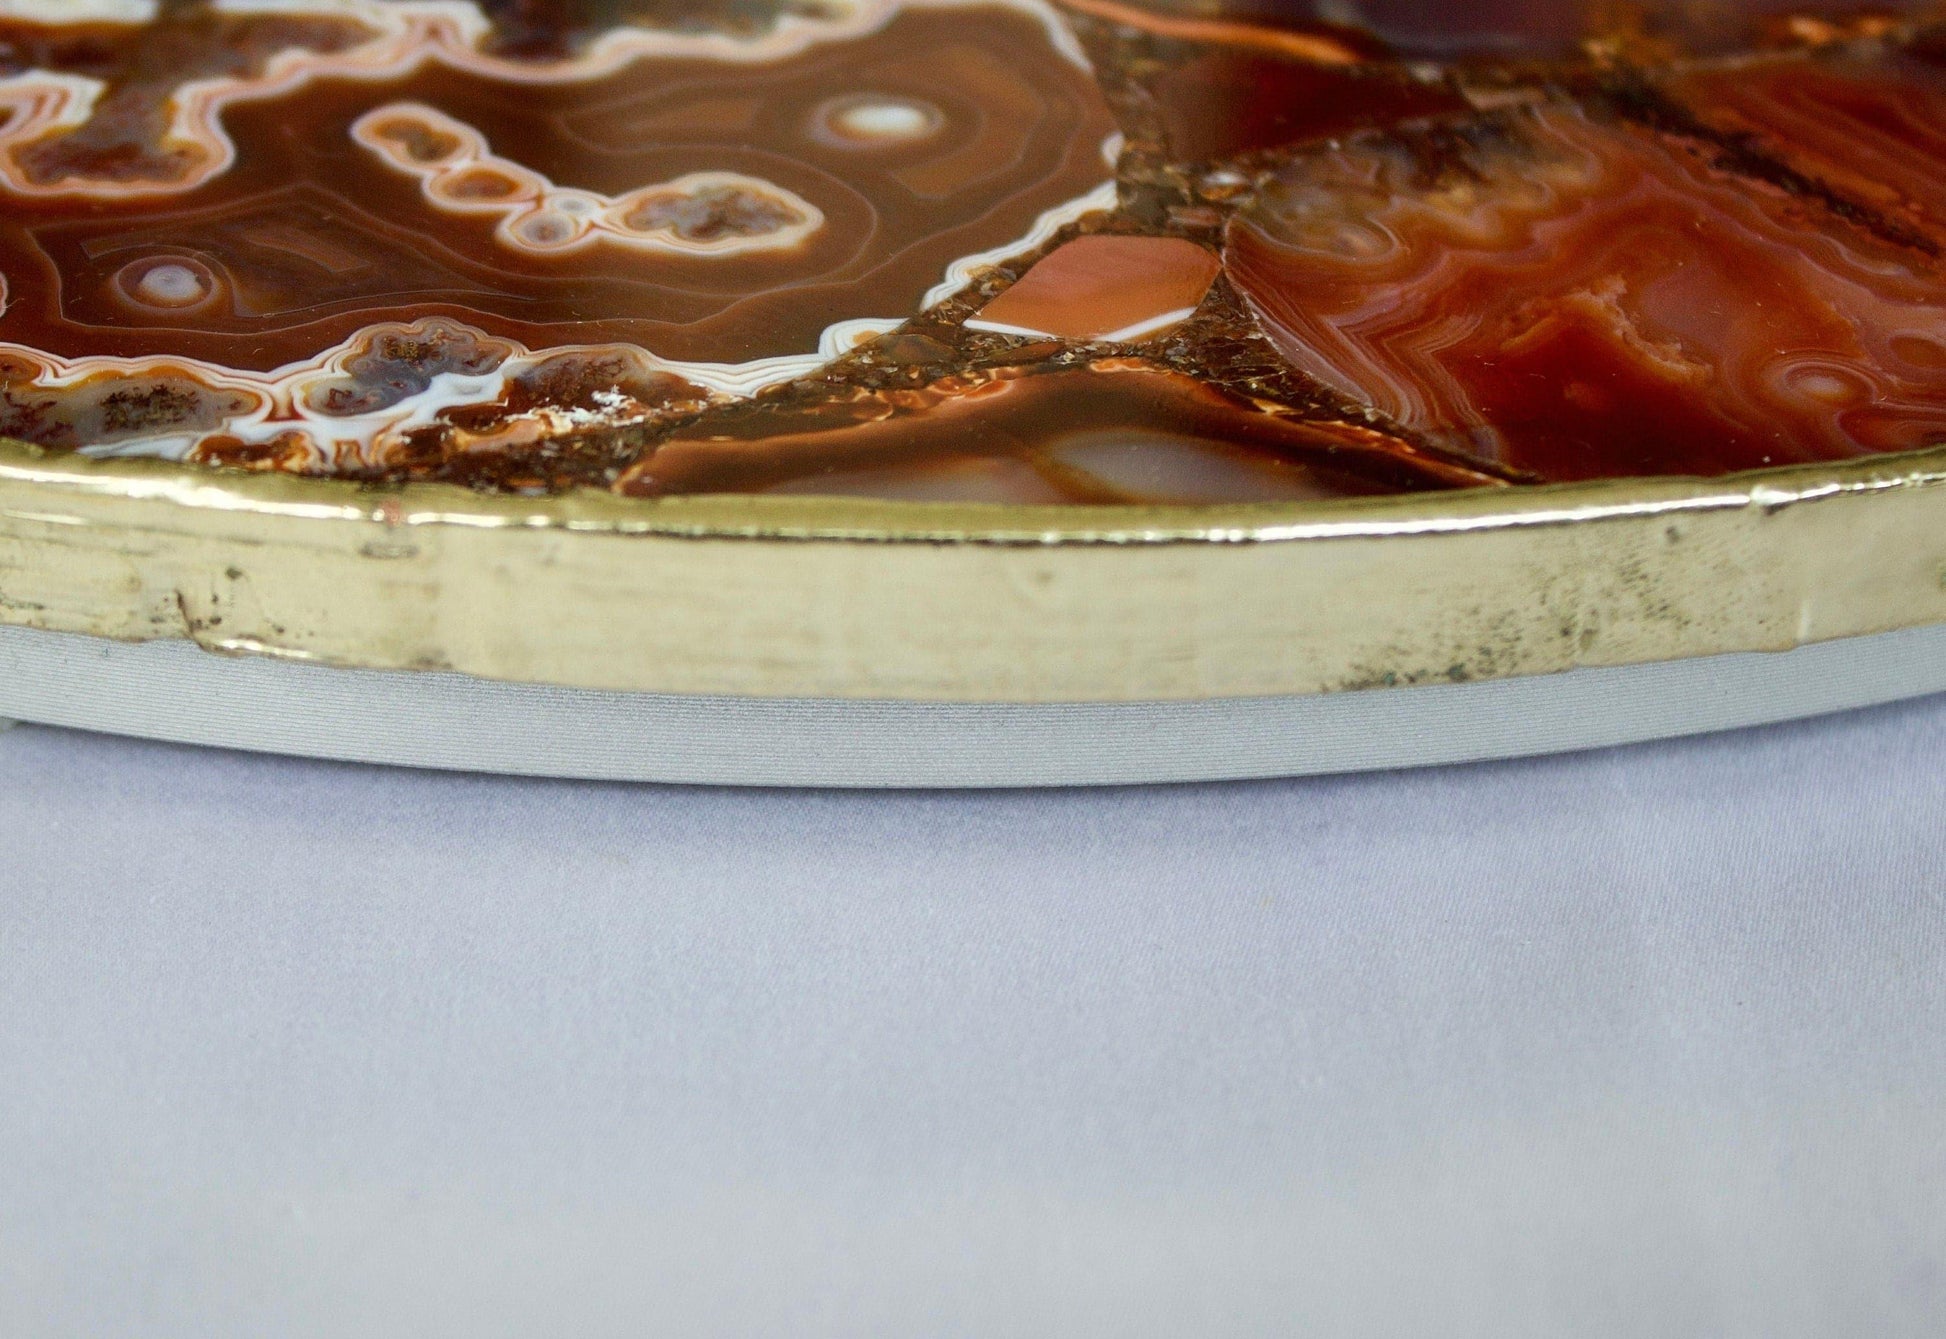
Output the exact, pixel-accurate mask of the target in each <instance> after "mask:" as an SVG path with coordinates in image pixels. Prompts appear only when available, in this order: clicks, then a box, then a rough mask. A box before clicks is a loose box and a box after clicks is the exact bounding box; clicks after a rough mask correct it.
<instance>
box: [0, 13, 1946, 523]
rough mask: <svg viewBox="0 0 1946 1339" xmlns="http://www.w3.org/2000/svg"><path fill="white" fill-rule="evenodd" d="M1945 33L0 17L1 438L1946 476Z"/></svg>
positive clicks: (395, 454) (323, 468) (867, 478)
mask: <svg viewBox="0 0 1946 1339" xmlns="http://www.w3.org/2000/svg"><path fill="white" fill-rule="evenodd" d="M1941 17H1942V16H1941V15H1939V14H1938V13H1936V12H1935V10H1934V9H1933V8H1932V7H1931V6H1930V5H1929V4H1926V3H1922V2H1921V0H1895V2H1894V3H1888V4H1880V5H1876V6H1872V7H1860V6H1858V5H1855V4H1850V3H1842V4H1840V3H1833V2H1829V0H1799V2H1798V3H1790V2H1789V0H1720V3H1715V4H1711V5H1706V6H1705V5H1696V4H1693V3H1688V0H1667V2H1666V3H1665V2H1664V0H1645V2H1644V3H1640V4H1630V5H1610V4H1595V3H1588V4H1579V3H1553V2H1552V0H1548V2H1543V0H1482V3H1479V4H1475V5H1472V6H1468V7H1466V8H1465V9H1464V10H1458V11H1456V10H1455V9H1454V7H1453V6H1451V5H1448V4H1435V3H1432V2H1431V0H1348V2H1344V3H1340V2H1338V0H1333V3H1330V4H1325V3H1322V0H1320V2H1319V3H1316V4H1312V3H1309V2H1308V0H1305V2H1304V3H1297V4H1271V3H1269V0H1231V3H1229V4H1228V5H1227V6H1210V5H1200V4H1199V5H1189V4H1186V3H1183V4H1171V3H1162V2H1161V0H815V2H813V0H801V2H800V0H0V65H3V66H4V68H0V107H3V108H4V113H5V116H4V119H0V283H3V284H4V289H3V290H0V293H3V296H4V303H3V304H0V435H6V436H10V437H13V438H18V439H24V440H26V441H28V442H31V443H35V444H37V445H40V446H42V447H46V448H49V449H55V450H73V451H81V452H86V453H89V454H94V455H114V454H127V455H152V456H164V457H170V458H176V459H188V460H192V461H196V462H200V463H202V464H204V465H207V466H209V467H210V468H212V469H256V470H286V471H294V472H302V473H309V474H317V475H327V476H336V477H342V478H346V479H353V480H367V481H371V480H434V481H448V482H456V483H463V484H466V485H469V486H472V487H475V488H480V489H491V490H513V491H523V492H549V491H557V490H563V489H570V488H583V487H592V488H602V489H611V490H615V491H618V492H621V493H623V494H625V495H629V496H636V497H642V498H645V499H646V498H658V497H666V496H671V495H678V494H683V493H697V492H747V493H764V492H768V493H800V494H801V493H816V494H827V495H852V496H872V497H885V498H903V499H918V500H935V501H961V502H964V501H988V502H1014V503H1050V502H1066V503H1083V504H1088V503H1145V504H1167V503H1205V502H1248V501H1288V500H1296V499H1321V498H1349V497H1361V496H1369V495H1373V494H1380V493H1393V492H1401V491H1414V490H1435V489H1452V488H1468V487H1485V488H1500V487H1518V486H1522V485H1526V484H1533V483H1545V482H1563V481H1574V480H1584V479H1594V478H1612V477H1620V476H1627V475H1642V474H1691V475H1697V474H1701V475H1708V474H1718V473H1723V472H1726V471H1734V470H1743V469H1751V468H1762V467H1766V466H1775V465H1783V464H1789V463H1793V462H1803V461H1816V460H1834V459H1840V458H1844V457H1849V456H1856V455H1861V454H1866V453H1872V452H1896V451H1907V450H1914V449H1920V448H1926V447H1931V446H1934V445H1938V444H1941V443H1943V442H1946V184H1942V183H1946V26H1936V20H1938V19H1940V18H1941Z"/></svg>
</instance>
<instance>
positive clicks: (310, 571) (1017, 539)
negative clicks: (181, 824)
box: [0, 441, 1946, 709]
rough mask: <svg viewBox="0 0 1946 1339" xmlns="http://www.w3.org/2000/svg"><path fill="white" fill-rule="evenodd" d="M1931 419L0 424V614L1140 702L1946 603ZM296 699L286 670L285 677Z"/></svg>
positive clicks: (692, 677)
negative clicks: (1589, 475) (1741, 433)
mask: <svg viewBox="0 0 1946 1339" xmlns="http://www.w3.org/2000/svg"><path fill="white" fill-rule="evenodd" d="M1943 579H1946V449H1939V450H1932V451H1927V452H1922V453H1916V454H1910V455H1904V456H1883V457H1873V458H1868V459H1863V460H1858V461H1853V462H1847V463H1844V464H1840V465H1821V466H1805V467H1794V468H1788V469H1779V470H1766V471H1760V472H1756V473H1751V474H1744V475H1737V476H1731V477H1727V478H1722V479H1714V480H1693V479H1636V480H1622V481H1613V482H1602V483H1595V484H1577V485H1564V486H1556V487H1548V488H1531V489H1482V490H1475V491H1470V492H1463V493H1446V494H1420V495H1413V496H1405V497H1391V498H1376V499H1361V500H1356V501H1345V502H1331V503H1302V504H1273V505H1253V506H1219V507H1073V506H1069V507H1013V506H989V505H960V504H937V503H901V502H878V501H869V500H853V499H840V498H802V497H794V498H772V497H726V496H713V497H697V498H674V499H667V500H661V501H654V502H644V501H637V500H631V499H624V498H617V497H613V496H611V495H608V494H603V493H594V492H583V493H576V494H570V495H565V496H559V497H549V498H519V497H504V496H487V495H481V494H475V493H471V492H468V491H466V490H463V489H458V488H453V487H448V486H443V485H422V484H414V485H406V486H388V487H361V486H356V485H351V484H347V483H343V482H338V481H331V480H317V479H304V478H295V477H290V476H284V475H270V474H246V473H237V472H220V471H212V470H208V469H203V468H200V467H189V466H183V465H178V464H173V463H169V462H162V461H153V460H90V459H86V458H83V457H79V456H74V455H70V454H65V453H52V452H46V451H42V450H39V449H37V448H34V447H31V446H26V445H22V444H19V443H12V442H4V441H0V622H7V623H13V624H18V625H23V626H27V627H35V628H43V629H48V630H52V631H61V632H79V633H88V634H92V635H96V636H104V637H113V638H121V639H130V640H140V639H149V638H158V637H188V638H191V639H193V640H195V641H196V642H197V643H198V644H200V645H202V646H203V647H205V648H207V649H209V650H212V651H218V652H225V653H233V654H264V655H273V656H282V657H286V658H291V659H299V660H306V661H316V662H320V663H325V664H333V665H346V666H358V667H365V668H379V669H408V668H432V669H446V670H457V671H461V672H464V673H469V674H474V675H478V676H481V677H485V678H494V679H506V680H516V681H527V682H539V683H554V684H562V685H566V686H573V687H585V688H604V689H616V690H623V691H643V692H677V693H731V694H744V695H753V696H763V697H820V698H828V697H836V698H883V699H910V700H939V701H1018V702H1061V701H1140V700H1171V699H1194V698H1208V697H1242V696H1259V695H1268V694H1287V693H1313V692H1327V691H1334V690H1340V689H1348V688H1364V687H1373V686H1381V685H1390V684H1413V683H1424V682H1433V681H1441V680H1465V679H1479V678H1498V677H1505V676H1509V675H1517V674H1535V673H1547V672H1552V671H1556V670H1562V669H1568V668H1572V667H1574V666H1579V665H1615V664H1630V663H1637V662H1642V661H1650V660H1664V659H1674V658H1678V657H1683V656H1693V655H1708V654H1715V653H1720V652H1730V651H1758V650H1782V649H1787V648H1789V647H1792V646H1797V645H1800V644H1803V643H1806V642H1812V641H1821V640H1827V639H1830V638H1836V637H1844V636H1853V635H1860V634H1866V633H1873V632H1884V631H1889V630H1892V629H1894V628H1901V627H1910V626H1916V625H1920V624H1927V623H1935V622H1942V621H1946V586H1943V585H1942V580H1943ZM293 708H294V709H301V708H302V704H301V703H294V704H293Z"/></svg>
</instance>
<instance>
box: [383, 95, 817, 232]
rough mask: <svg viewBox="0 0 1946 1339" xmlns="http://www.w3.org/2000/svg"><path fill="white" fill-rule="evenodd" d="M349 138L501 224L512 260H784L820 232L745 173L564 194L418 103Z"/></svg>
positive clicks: (430, 194)
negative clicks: (778, 254)
mask: <svg viewBox="0 0 1946 1339" xmlns="http://www.w3.org/2000/svg"><path fill="white" fill-rule="evenodd" d="M351 137H352V138H353V139H354V140H356V141H357V142H358V143H359V144H361V145H363V146H364V147H365V148H367V149H369V150H371V151H372V152H373V153H375V154H377V155H378V156H379V157H380V158H381V159H383V160H384V161H385V162H386V163H387V164H388V165H389V166H391V167H394V168H396V169H398V170H399V171H401V172H404V173H406V174H407V175H409V176H414V177H417V178H418V179H419V189H420V190H421V192H422V193H423V194H424V195H425V198H426V203H427V204H429V205H431V206H432V207H433V208H434V209H436V210H441V211H444V212H447V213H454V214H489V215H495V214H497V215H499V217H500V222H499V225H498V226H497V227H496V228H495V229H494V233H493V235H494V237H495V238H496V239H497V240H498V241H499V242H500V243H501V244H502V245H503V246H506V247H510V248H512V249H513V250H516V251H531V252H537V253H542V254H545V253H550V252H562V251H573V250H576V249H577V248H580V247H584V246H588V245H591V244H593V243H596V242H608V243H611V244H613V245H617V246H626V247H632V248H634V249H636V250H641V251H666V252H673V253H675V254H678V255H698V256H733V255H743V254H746V253H748V252H752V251H784V250H789V249H790V248H791V247H793V246H796V245H797V244H798V243H799V242H801V241H803V240H804V239H805V238H806V237H809V236H810V235H811V234H812V233H814V232H816V231H817V230H818V229H819V228H821V227H823V226H824V214H823V212H822V211H821V210H819V209H818V207H817V206H816V205H814V204H812V203H811V202H810V201H809V200H806V199H805V198H804V197H803V196H801V195H798V194H796V193H795V192H793V191H787V190H785V189H784V188H783V187H782V186H779V185H776V184H775V183H774V182H768V181H764V180H762V179H761V178H758V177H752V176H746V175H745V174H743V173H741V172H690V173H686V174H684V175H683V176H680V177H677V178H675V179H674V180H673V181H663V182H657V183H655V184H653V185H648V186H638V187H636V188H635V189H634V190H632V191H629V192H628V193H627V194H625V195H619V196H612V195H603V194H601V193H600V192H599V191H584V190H573V189H563V188H561V187H559V186H556V185H555V184H554V183H553V182H551V181H549V180H548V179H547V178H546V177H544V176H542V175H541V174H540V173H538V172H536V171H534V170H533V169H531V168H527V167H523V166H522V165H521V164H519V163H516V162H514V161H512V160H511V159H507V158H502V157H500V156H499V155H498V154H495V153H494V152H493V151H492V150H491V149H490V148H489V147H488V146H487V142H486V137H485V136H484V135H482V134H480V132H479V131H477V130H475V129H474V128H473V127H471V126H469V125H466V124H464V123H463V122H460V121H456V120H454V119H453V118H452V117H450V116H448V115H446V114H445V113H444V112H442V111H440V110H438V109H437V108H435V107H428V106H425V105H424V104H423V103H413V102H393V103H387V104H386V105H385V106H383V107H377V108H374V109H373V110H371V111H369V112H366V113H365V114H364V115H363V116H361V117H359V118H358V120H356V121H355V122H353V123H352V127H351Z"/></svg>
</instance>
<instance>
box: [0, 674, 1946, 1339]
mask: <svg viewBox="0 0 1946 1339" xmlns="http://www.w3.org/2000/svg"><path fill="white" fill-rule="evenodd" d="M1943 802H1946V701H1940V700H1934V701H1929V702H1921V703H1916V704H1910V705H1906V706H1900V707H1892V708H1884V709H1879V710H1875V711H1871V712H1866V713H1860V714H1856V715H1852V716H1849V717H1843V718H1836V719H1831V720H1826V721H1819V722H1811V723H1808V724H1803V725H1798V726H1791V727H1779V728H1773V729H1769V730H1763V731H1756V732H1748V733H1744V734H1739V735H1733V736H1725V737H1720V738H1716V739H1708V740H1698V741H1689V742H1681V743H1675V744H1666V745H1654V746H1645V747H1641V748H1635V749H1628V750H1619V751H1612V752H1608V753H1598V754H1590V755H1582V756H1578V757H1570V758H1556V759H1547V760H1538V761H1532V762H1521V763H1509V764H1496V765H1488V766H1478V767H1471V768H1457V769H1448V770H1444V771H1434V772H1422V773H1416V774H1403V775H1384V776H1369V777H1350V778H1340V779H1328V780H1311V781H1302V782H1291V783H1274V784H1270V783H1267V784H1248V785H1227V786H1208V787H1195V788H1188V787H1185V788H1174V789H1150V790H1128V791H1119V792H1116V791H1092V792H1069V793H1043V794H1030V793H990V794H839V793H815V792H772V793H764V792H741V793H739V792H733V791H722V790H679V789H658V788H630V787H623V786H600V785H585V784H572V783H559V782H535V781H514V780H505V779H492V778H482V777H466V776H453V775H436V774H415V773H408V772H402V771H387V770H382V769H373V768H359V767H350V766H339V765H331V764H318V763H306V762H294V761H285V760H276V759H269V758H257V757H250V756H245V755H237V754H221V753H206V752H199V751H196V750H193V749H187V748H179V747H171V746H164V745H157V744H144V743H133V742H123V741H116V740H111V739H106V738H99V737H91V736H87V735H81V734H72V733H63V732H60V731H55V730H47V729H41V728H30V727H22V728H20V729H18V730H15V731H13V732H11V733H9V734H4V735H0V862H4V863H0V1334H3V1335H6V1336H9V1337H10V1339H44V1337H52V1336H71V1335H86V1336H123V1335H127V1336H141V1337H142V1339H175V1337H177V1336H181V1337H182V1339H190V1337H192V1336H193V1337H194V1339H225V1337H227V1336H245V1335H248V1336H267V1335H275V1336H298V1337H302V1336H314V1335H316V1336H325V1335H329V1336H357V1337H358V1339H389V1337H390V1336H414V1337H415V1339H417V1337H422V1336H455V1337H456V1339H457V1337H461V1336H463V1337H464V1339H494V1337H496V1336H574V1337H576V1339H601V1337H604V1336H616V1337H617V1339H620V1337H622V1336H630V1337H634V1336H644V1335H651V1334H655V1335H660V1334H670V1335H682V1336H715V1335H724V1336H731V1335H734V1336H791V1337H792V1339H799V1337H803V1336H824V1335H833V1336H836V1335H845V1336H861V1335H873V1336H875V1335H892V1336H907V1335H912V1336H917V1335H926V1336H933V1335H969V1336H1012V1335H1021V1336H1060V1337H1061V1339H1077V1337H1084V1336H1096V1335H1104V1336H1105V1335H1117V1336H1120V1335H1136V1336H1148V1335H1155V1336H1163V1337H1166V1339H1177V1337H1179V1336H1197V1337H1198V1339H1203V1337H1206V1336H1227V1335H1265V1336H1272V1335H1275V1336H1286V1335H1292V1334H1297V1333H1318V1334H1328V1335H1365V1334H1370V1335H1385V1336H1394V1335H1436V1336H1442V1339H1443V1337H1447V1336H1472V1335H1479V1336H1493V1339H1507V1337H1508V1336H1527V1335H1533V1336H1549V1337H1550V1339H1552V1337H1553V1336H1560V1335H1569V1334H1572V1335H1576V1336H1589V1335H1617V1336H1635V1335H1640V1336H1656V1339H1670V1337H1671V1336H1686V1335H1697V1336H1702V1335H1709V1336H1765V1339H1776V1337H1778V1336H1786V1337H1787V1336H1798V1335H1805V1336H1810V1335H1817V1336H1824V1335H1830V1336H1846V1337H1847V1339H1849V1336H1856V1335H1863V1334H1869V1335H1874V1336H1900V1335H1937V1334H1939V1333H1940V1332H1941V1328H1942V1325H1946V803H1943Z"/></svg>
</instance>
